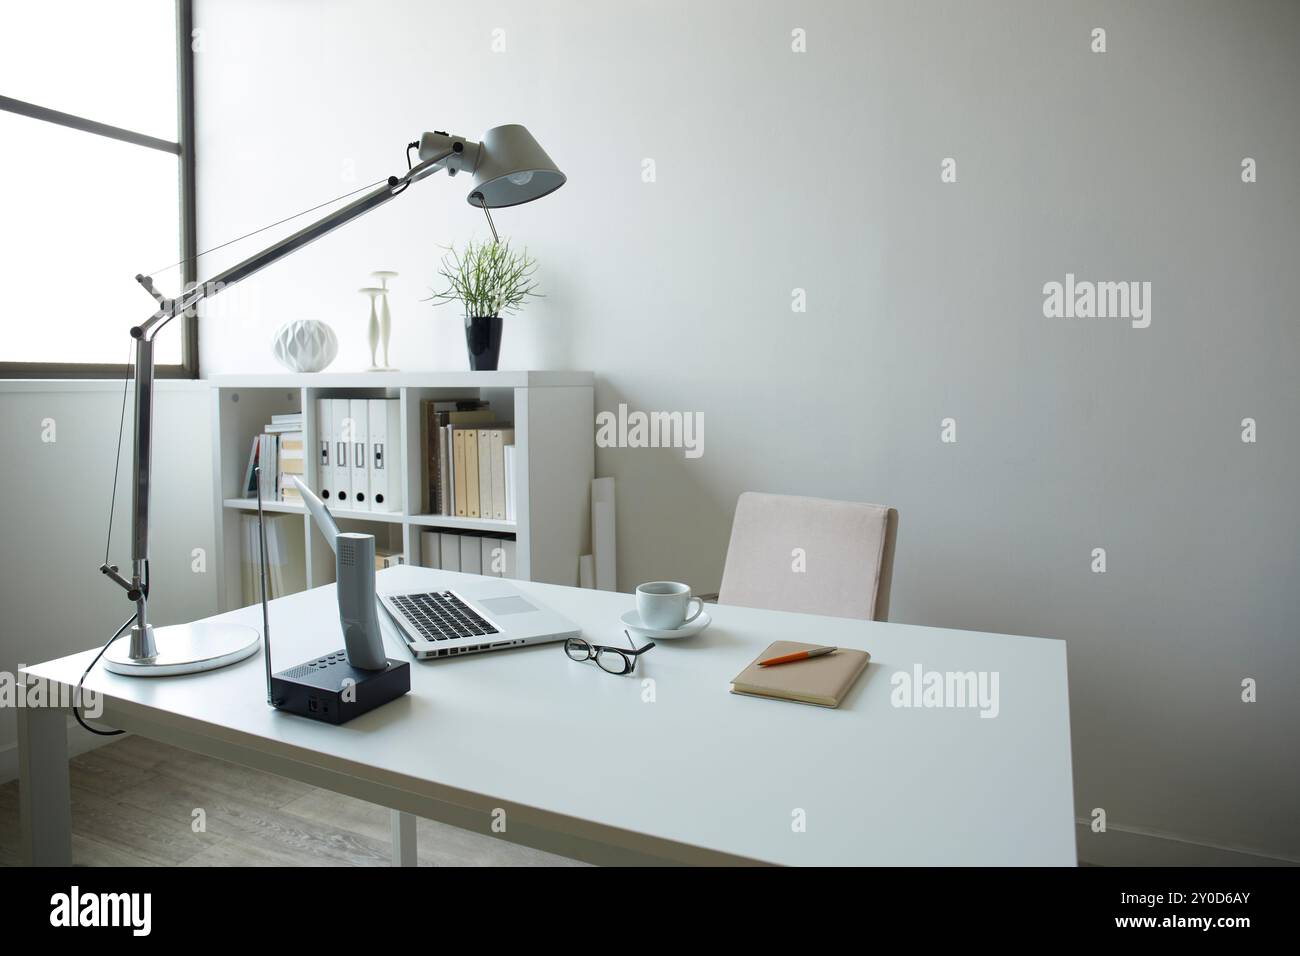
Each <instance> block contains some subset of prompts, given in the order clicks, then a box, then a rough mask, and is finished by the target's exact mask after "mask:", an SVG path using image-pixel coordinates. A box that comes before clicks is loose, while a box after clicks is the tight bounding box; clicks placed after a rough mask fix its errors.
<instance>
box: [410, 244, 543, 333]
mask: <svg viewBox="0 0 1300 956" xmlns="http://www.w3.org/2000/svg"><path fill="white" fill-rule="evenodd" d="M536 271H537V260H535V259H533V258H532V257H531V256H529V255H528V250H527V249H525V250H524V251H523V252H516V251H514V250H513V249H511V248H510V242H509V240H506V241H505V242H488V241H485V242H478V243H476V242H473V241H470V242H468V243H466V244H465V251H464V252H457V251H456V247H455V246H454V245H453V246H449V247H448V248H447V254H446V255H444V256H443V257H442V267H441V268H440V269H439V270H438V274H439V275H441V276H442V277H443V278H444V279H446V280H447V288H446V289H444V290H442V291H441V292H434V293H433V295H431V296H429V298H427V299H425V300H424V301H425V302H432V303H433V304H434V305H445V304H446V303H448V302H463V303H464V304H465V315H466V316H471V317H477V316H489V315H506V314H508V313H510V312H515V311H517V310H518V309H519V307H520V305H521V304H522V303H523V301H524V299H526V298H528V297H530V296H532V297H540V296H541V293H540V292H538V291H537V282H536V281H535V280H534V279H533V274H534V273H535V272H536ZM430 291H432V290H430Z"/></svg>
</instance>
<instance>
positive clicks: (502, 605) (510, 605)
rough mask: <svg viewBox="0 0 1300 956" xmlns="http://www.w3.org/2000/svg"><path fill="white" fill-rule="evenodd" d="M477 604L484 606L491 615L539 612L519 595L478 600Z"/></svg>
mask: <svg viewBox="0 0 1300 956" xmlns="http://www.w3.org/2000/svg"><path fill="white" fill-rule="evenodd" d="M475 603H476V604H480V605H482V607H483V610H485V611H487V612H488V613H489V614H503V615H504V614H527V613H529V612H530V611H536V610H537V608H535V607H534V606H533V605H531V604H529V603H528V602H527V601H525V600H524V599H523V598H521V597H519V596H518V595H510V596H508V597H495V598H478V599H477V600H476V601H475Z"/></svg>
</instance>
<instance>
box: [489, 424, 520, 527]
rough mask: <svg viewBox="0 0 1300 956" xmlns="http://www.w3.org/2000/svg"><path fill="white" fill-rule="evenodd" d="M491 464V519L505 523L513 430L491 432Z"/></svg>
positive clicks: (513, 442) (493, 430)
mask: <svg viewBox="0 0 1300 956" xmlns="http://www.w3.org/2000/svg"><path fill="white" fill-rule="evenodd" d="M490 435H491V438H490V441H489V448H490V452H489V455H490V464H491V479H490V486H491V490H492V512H491V517H493V518H497V519H499V520H502V521H504V520H505V517H506V448H507V446H508V447H511V448H513V447H514V444H515V430H514V429H513V428H507V427H502V428H493V429H492V430H491V432H490Z"/></svg>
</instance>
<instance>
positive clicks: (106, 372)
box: [0, 0, 199, 379]
mask: <svg viewBox="0 0 1300 956" xmlns="http://www.w3.org/2000/svg"><path fill="white" fill-rule="evenodd" d="M175 2H176V110H177V134H178V136H179V141H178V142H174V143H173V142H172V141H170V140H165V139H159V138H158V137H156V136H148V135H146V134H144V133H137V132H135V131H133V130H128V129H123V128H121V127H119V126H110V125H108V124H107V123H100V122H97V121H95V120H92V119H87V118H85V117H82V116H74V115H73V114H71V113H63V112H60V111H58V110H52V109H47V108H46V107H43V106H37V105H36V104H34V103H26V102H24V101H22V100H15V99H12V98H11V97H8V96H3V95H0V110H4V111H6V112H9V113H17V114H20V115H22V116H27V117H30V118H32V119H36V120H40V121H42V122H46V123H54V124H56V125H59V126H64V127H67V128H69V129H75V130H80V131H81V132H84V133H90V134H92V135H97V136H107V137H109V138H111V139H117V140H121V141H122V142H126V143H131V144H133V145H136V146H142V147H146V148H149V149H157V150H161V151H162V152H166V153H171V154H172V155H174V156H176V157H178V158H179V160H180V176H179V177H178V178H179V196H178V201H179V204H180V225H181V235H180V240H181V243H180V245H181V282H182V284H183V286H184V287H185V288H189V287H190V286H191V285H192V284H193V283H195V282H197V281H198V267H197V264H196V262H195V260H196V257H197V255H198V228H197V225H196V221H195V217H196V210H197V203H196V201H195V195H194V50H193V47H192V45H191V38H192V36H193V32H194V3H193V0H175ZM180 292H181V289H177V290H176V294H177V295H179V294H180ZM148 308H149V296H148V295H147V294H146V293H145V291H144V289H143V288H142V289H141V290H140V318H141V321H143V320H144V319H145V318H147V317H148V312H147V311H146V310H147V309H148ZM191 311H193V310H191ZM178 320H179V321H180V322H181V363H180V364H179V365H159V366H157V368H156V369H155V371H154V374H155V375H156V376H157V377H158V378H198V377H199V320H198V317H197V316H195V315H185V316H182V317H178ZM124 373H125V374H126V375H127V376H128V377H133V376H134V374H135V372H134V369H133V368H132V367H131V366H129V365H124V364H120V363H119V364H112V363H92V362H0V379H22V378H25V379H78V378H83V379H98V378H110V379H111V378H119V379H120V378H121V377H122V376H123V374H124Z"/></svg>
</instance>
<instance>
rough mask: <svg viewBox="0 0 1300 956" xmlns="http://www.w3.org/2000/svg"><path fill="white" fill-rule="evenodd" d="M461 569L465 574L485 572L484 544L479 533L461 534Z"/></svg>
mask: <svg viewBox="0 0 1300 956" xmlns="http://www.w3.org/2000/svg"><path fill="white" fill-rule="evenodd" d="M460 571H461V573H463V574H482V573H483V546H482V545H481V544H479V539H478V536H477V535H472V534H462V535H461V536H460Z"/></svg>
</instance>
